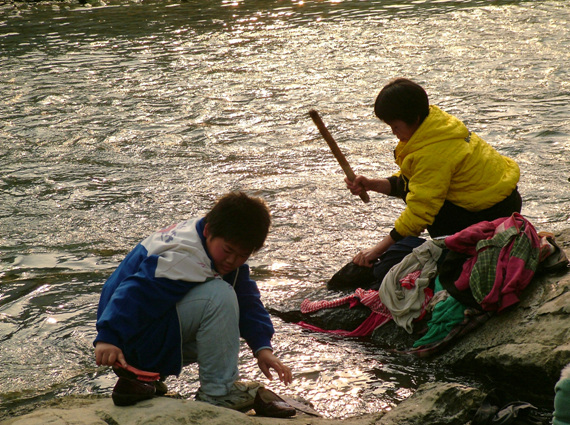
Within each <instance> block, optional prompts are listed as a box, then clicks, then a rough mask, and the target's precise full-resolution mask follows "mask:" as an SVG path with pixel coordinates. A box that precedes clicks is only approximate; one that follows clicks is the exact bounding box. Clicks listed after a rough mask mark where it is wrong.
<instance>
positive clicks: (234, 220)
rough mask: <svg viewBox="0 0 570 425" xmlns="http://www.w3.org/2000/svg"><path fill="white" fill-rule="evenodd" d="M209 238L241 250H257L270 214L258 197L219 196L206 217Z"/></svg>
mask: <svg viewBox="0 0 570 425" xmlns="http://www.w3.org/2000/svg"><path fill="white" fill-rule="evenodd" d="M206 223H207V224H208V229H209V232H210V235H211V236H212V237H214V238H216V237H221V238H224V239H226V240H228V241H230V242H232V243H235V244H237V245H238V246H240V247H241V248H243V249H247V250H248V251H251V252H255V251H258V250H259V249H261V247H262V246H263V244H264V242H265V238H266V237H267V234H268V233H269V226H270V225H271V214H270V213H269V209H268V208H267V205H266V204H265V202H264V201H263V200H262V199H261V198H254V197H250V196H248V195H246V194H245V193H243V192H239V191H238V192H230V193H228V194H227V195H224V196H222V197H221V198H220V199H219V200H218V201H217V202H216V204H215V205H214V206H213V207H212V209H211V210H210V212H208V213H207V214H206Z"/></svg>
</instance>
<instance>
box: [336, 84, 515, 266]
mask: <svg viewBox="0 0 570 425" xmlns="http://www.w3.org/2000/svg"><path fill="white" fill-rule="evenodd" d="M374 112H375V114H376V116H377V117H378V118H380V119H381V120H382V121H384V122H385V123H386V124H388V125H389V126H390V128H391V129H392V133H393V134H394V135H395V136H396V137H398V139H399V143H398V145H397V146H396V149H395V150H394V157H395V160H396V164H398V166H399V167H400V171H399V172H398V173H396V174H395V175H393V176H391V177H388V178H381V179H372V178H367V177H364V176H356V179H355V180H354V181H353V182H351V181H349V180H348V179H346V184H347V187H348V188H349V189H350V191H351V192H352V193H353V194H354V195H359V194H360V193H361V191H362V190H369V191H375V192H379V193H383V194H385V195H390V196H397V197H400V198H401V199H403V200H404V202H405V203H406V208H405V210H404V211H403V212H402V214H401V215H400V217H399V218H398V219H397V220H396V222H395V223H394V229H393V230H392V231H391V232H390V234H389V235H387V236H386V237H385V238H384V239H382V240H381V241H380V242H379V243H378V244H376V245H375V246H373V247H372V248H368V249H364V250H362V251H360V252H359V253H358V254H357V255H356V256H355V257H354V259H353V261H354V263H356V264H358V265H361V266H372V263H373V262H374V261H375V260H376V259H378V257H380V255H381V254H382V253H384V252H385V251H386V250H387V249H388V248H389V247H390V246H391V245H393V244H394V243H395V242H397V241H399V240H401V239H403V238H404V237H406V236H418V235H419V234H420V233H421V232H423V231H424V230H426V229H427V231H428V233H429V234H430V236H431V237H432V238H435V237H438V236H445V235H451V234H453V233H456V232H458V231H459V230H463V229H464V228H466V227H469V226H470V225H472V224H475V223H478V222H480V221H485V220H489V221H491V220H494V219H496V218H499V217H508V216H510V215H511V214H512V213H514V212H520V210H521V206H522V200H521V197H520V194H519V193H518V190H517V183H518V181H519V177H520V171H519V167H518V165H517V164H516V162H515V161H513V160H512V159H510V158H507V157H505V156H502V155H501V154H499V153H498V152H497V151H496V150H495V149H494V148H493V147H491V146H490V145H489V144H488V143H486V142H485V141H484V140H483V139H481V138H480V137H479V136H477V135H476V134H475V133H472V132H470V131H469V130H468V129H467V127H466V126H465V125H464V124H463V123H462V122H461V121H460V120H459V119H457V118H455V117H454V116H452V115H450V114H448V113H446V112H444V111H442V110H441V109H439V108H438V107H437V106H435V105H430V104H429V101H428V96H427V93H426V92H425V90H424V89H423V88H422V87H421V86H420V85H418V84H416V83H415V82H413V81H410V80H407V79H405V78H398V79H396V80H393V81H392V82H390V83H389V84H387V85H386V86H385V87H384V88H383V89H382V90H381V91H380V94H379V95H378V97H377V98H376V102H375V105H374Z"/></svg>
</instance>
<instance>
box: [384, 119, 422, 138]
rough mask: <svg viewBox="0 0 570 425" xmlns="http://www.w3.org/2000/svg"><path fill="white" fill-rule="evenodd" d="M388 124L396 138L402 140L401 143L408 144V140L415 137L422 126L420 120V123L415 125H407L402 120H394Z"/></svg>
mask: <svg viewBox="0 0 570 425" xmlns="http://www.w3.org/2000/svg"><path fill="white" fill-rule="evenodd" d="M386 124H388V125H389V126H390V128H391V129H392V133H393V134H394V136H396V137H397V138H398V140H400V141H401V142H407V141H408V140H410V139H411V138H412V136H413V135H414V133H415V132H416V130H417V129H418V127H419V126H420V124H419V119H418V123H417V124H414V125H409V124H406V123H405V122H404V121H402V120H394V121H390V122H387V123H386Z"/></svg>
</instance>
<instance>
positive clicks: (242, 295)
mask: <svg viewBox="0 0 570 425" xmlns="http://www.w3.org/2000/svg"><path fill="white" fill-rule="evenodd" d="M237 273H238V279H237V281H236V284H235V291H236V295H237V299H238V304H239V316H240V317H239V330H240V334H241V336H242V338H244V339H245V341H246V342H247V344H248V345H249V347H250V348H251V350H252V351H253V353H254V354H257V352H258V351H259V350H260V349H262V348H269V349H272V346H271V338H272V337H273V334H274V333H275V330H274V328H273V323H272V322H271V318H270V316H269V313H268V312H267V310H266V309H265V307H264V306H263V303H262V302H261V294H260V292H259V289H258V287H257V284H256V283H255V282H254V281H253V280H252V279H251V278H250V276H249V266H248V265H247V264H244V265H242V266H241V267H240V268H239V269H238V270H237Z"/></svg>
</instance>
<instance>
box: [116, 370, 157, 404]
mask: <svg viewBox="0 0 570 425" xmlns="http://www.w3.org/2000/svg"><path fill="white" fill-rule="evenodd" d="M113 371H114V372H115V374H116V375H117V376H118V377H119V380H118V381H117V383H116V384H115V387H114V388H113V393H112V395H111V398H112V399H113V403H115V406H132V405H133V404H136V403H138V402H139V401H143V400H148V399H151V398H153V397H154V396H161V395H165V394H166V393H167V391H168V389H167V387H166V384H165V383H164V382H163V381H162V380H160V379H153V378H150V377H148V376H144V375H142V376H141V375H138V374H137V373H136V371H137V370H136V369H134V368H130V367H129V368H123V367H120V366H113Z"/></svg>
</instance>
